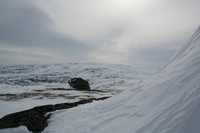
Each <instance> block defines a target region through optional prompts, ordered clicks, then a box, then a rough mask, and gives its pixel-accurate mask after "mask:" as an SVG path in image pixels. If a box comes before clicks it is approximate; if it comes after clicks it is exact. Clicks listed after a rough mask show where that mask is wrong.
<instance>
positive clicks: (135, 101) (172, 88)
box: [44, 29, 200, 133]
mask: <svg viewBox="0 0 200 133" xmlns="http://www.w3.org/2000/svg"><path fill="white" fill-rule="evenodd" d="M199 36H200V29H197V31H196V32H195V33H194V35H193V36H192V37H191V39H190V40H189V41H188V42H187V43H186V44H185V46H183V47H182V48H181V49H180V50H179V52H178V53H177V54H176V56H174V58H173V59H172V60H171V61H170V63H169V64H168V65H167V66H166V67H165V68H164V69H163V70H161V71H160V72H158V73H157V74H155V75H154V76H151V77H149V78H147V79H146V80H144V82H143V83H141V85H140V87H137V88H134V87H132V89H127V91H125V92H123V93H121V94H119V95H117V96H115V97H113V98H110V99H108V100H105V101H103V102H100V103H92V104H90V105H87V106H79V107H77V108H74V109H71V110H65V111H59V112H56V113H55V114H54V118H52V119H51V120H50V125H49V126H48V127H47V128H46V129H45V131H44V133H53V132H58V133H65V132H66V131H67V132H68V133H73V132H76V133H90V132H92V133H102V132H115V133H122V132H123V133H199V131H200V127H199V123H200V114H199V112H200V82H199V81H200V73H199V72H200V39H199ZM58 129H62V130H58Z"/></svg>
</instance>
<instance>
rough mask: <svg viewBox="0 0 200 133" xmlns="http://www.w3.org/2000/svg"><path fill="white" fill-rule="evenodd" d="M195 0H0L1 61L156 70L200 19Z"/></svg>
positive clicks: (170, 55) (198, 5)
mask: <svg viewBox="0 0 200 133" xmlns="http://www.w3.org/2000/svg"><path fill="white" fill-rule="evenodd" d="M199 13H200V1H199V0H37V1H36V0H0V64H40V63H67V62H104V63H117V64H130V65H131V64H138V63H139V64H141V65H145V66H147V67H149V68H155V69H159V68H161V67H162V66H163V65H164V64H166V63H167V62H168V60H169V59H170V58H171V57H172V56H173V54H175V52H176V50H178V49H179V48H180V47H181V46H182V45H183V44H184V43H185V42H186V41H187V39H188V38H189V37H190V36H191V35H192V33H193V32H194V30H195V29H196V28H197V27H198V26H199V24H200V16H199Z"/></svg>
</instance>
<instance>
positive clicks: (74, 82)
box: [68, 78, 90, 90]
mask: <svg viewBox="0 0 200 133" xmlns="http://www.w3.org/2000/svg"><path fill="white" fill-rule="evenodd" d="M68 83H69V85H70V86H71V87H73V88H75V89H77V90H90V86H89V82H88V81H86V80H84V79H82V78H73V79H70V80H69V81H68Z"/></svg>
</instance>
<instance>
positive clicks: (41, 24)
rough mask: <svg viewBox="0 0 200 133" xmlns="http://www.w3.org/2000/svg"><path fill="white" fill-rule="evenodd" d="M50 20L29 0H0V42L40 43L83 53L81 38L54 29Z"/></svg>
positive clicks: (72, 54) (85, 47)
mask: <svg viewBox="0 0 200 133" xmlns="http://www.w3.org/2000/svg"><path fill="white" fill-rule="evenodd" d="M53 23H54V21H53V20H52V19H51V18H50V17H49V16H48V14H47V13H45V12H44V11H43V10H41V9H40V8H39V7H37V6H36V5H35V3H34V2H33V1H27V0H18V1H13V0H2V1H0V45H1V44H4V45H5V44H6V45H15V46H23V47H40V48H42V49H46V50H49V51H51V52H64V54H65V55H70V56H76V55H77V54H76V53H78V54H79V55H82V56H83V54H85V53H87V50H88V47H87V46H86V45H85V44H84V43H83V42H80V41H78V40H76V39H74V38H72V37H70V36H67V35H65V34H62V33H60V32H58V31H56V30H55V29H54V28H53V27H54V25H53ZM75 51H77V52H75Z"/></svg>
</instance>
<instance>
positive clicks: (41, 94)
mask: <svg viewBox="0 0 200 133" xmlns="http://www.w3.org/2000/svg"><path fill="white" fill-rule="evenodd" d="M56 91H62V92H59V93H54V92H56ZM71 91H74V92H75V93H74V94H73V95H72V94H70V92H71ZM120 92H121V90H111V89H104V90H90V91H78V90H74V89H65V88H47V89H44V90H34V92H24V93H18V94H0V100H1V101H18V100H21V99H25V98H34V99H44V98H47V99H56V98H63V99H75V98H77V99H85V98H95V97H97V96H105V95H106V96H113V95H116V94H118V93H120Z"/></svg>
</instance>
